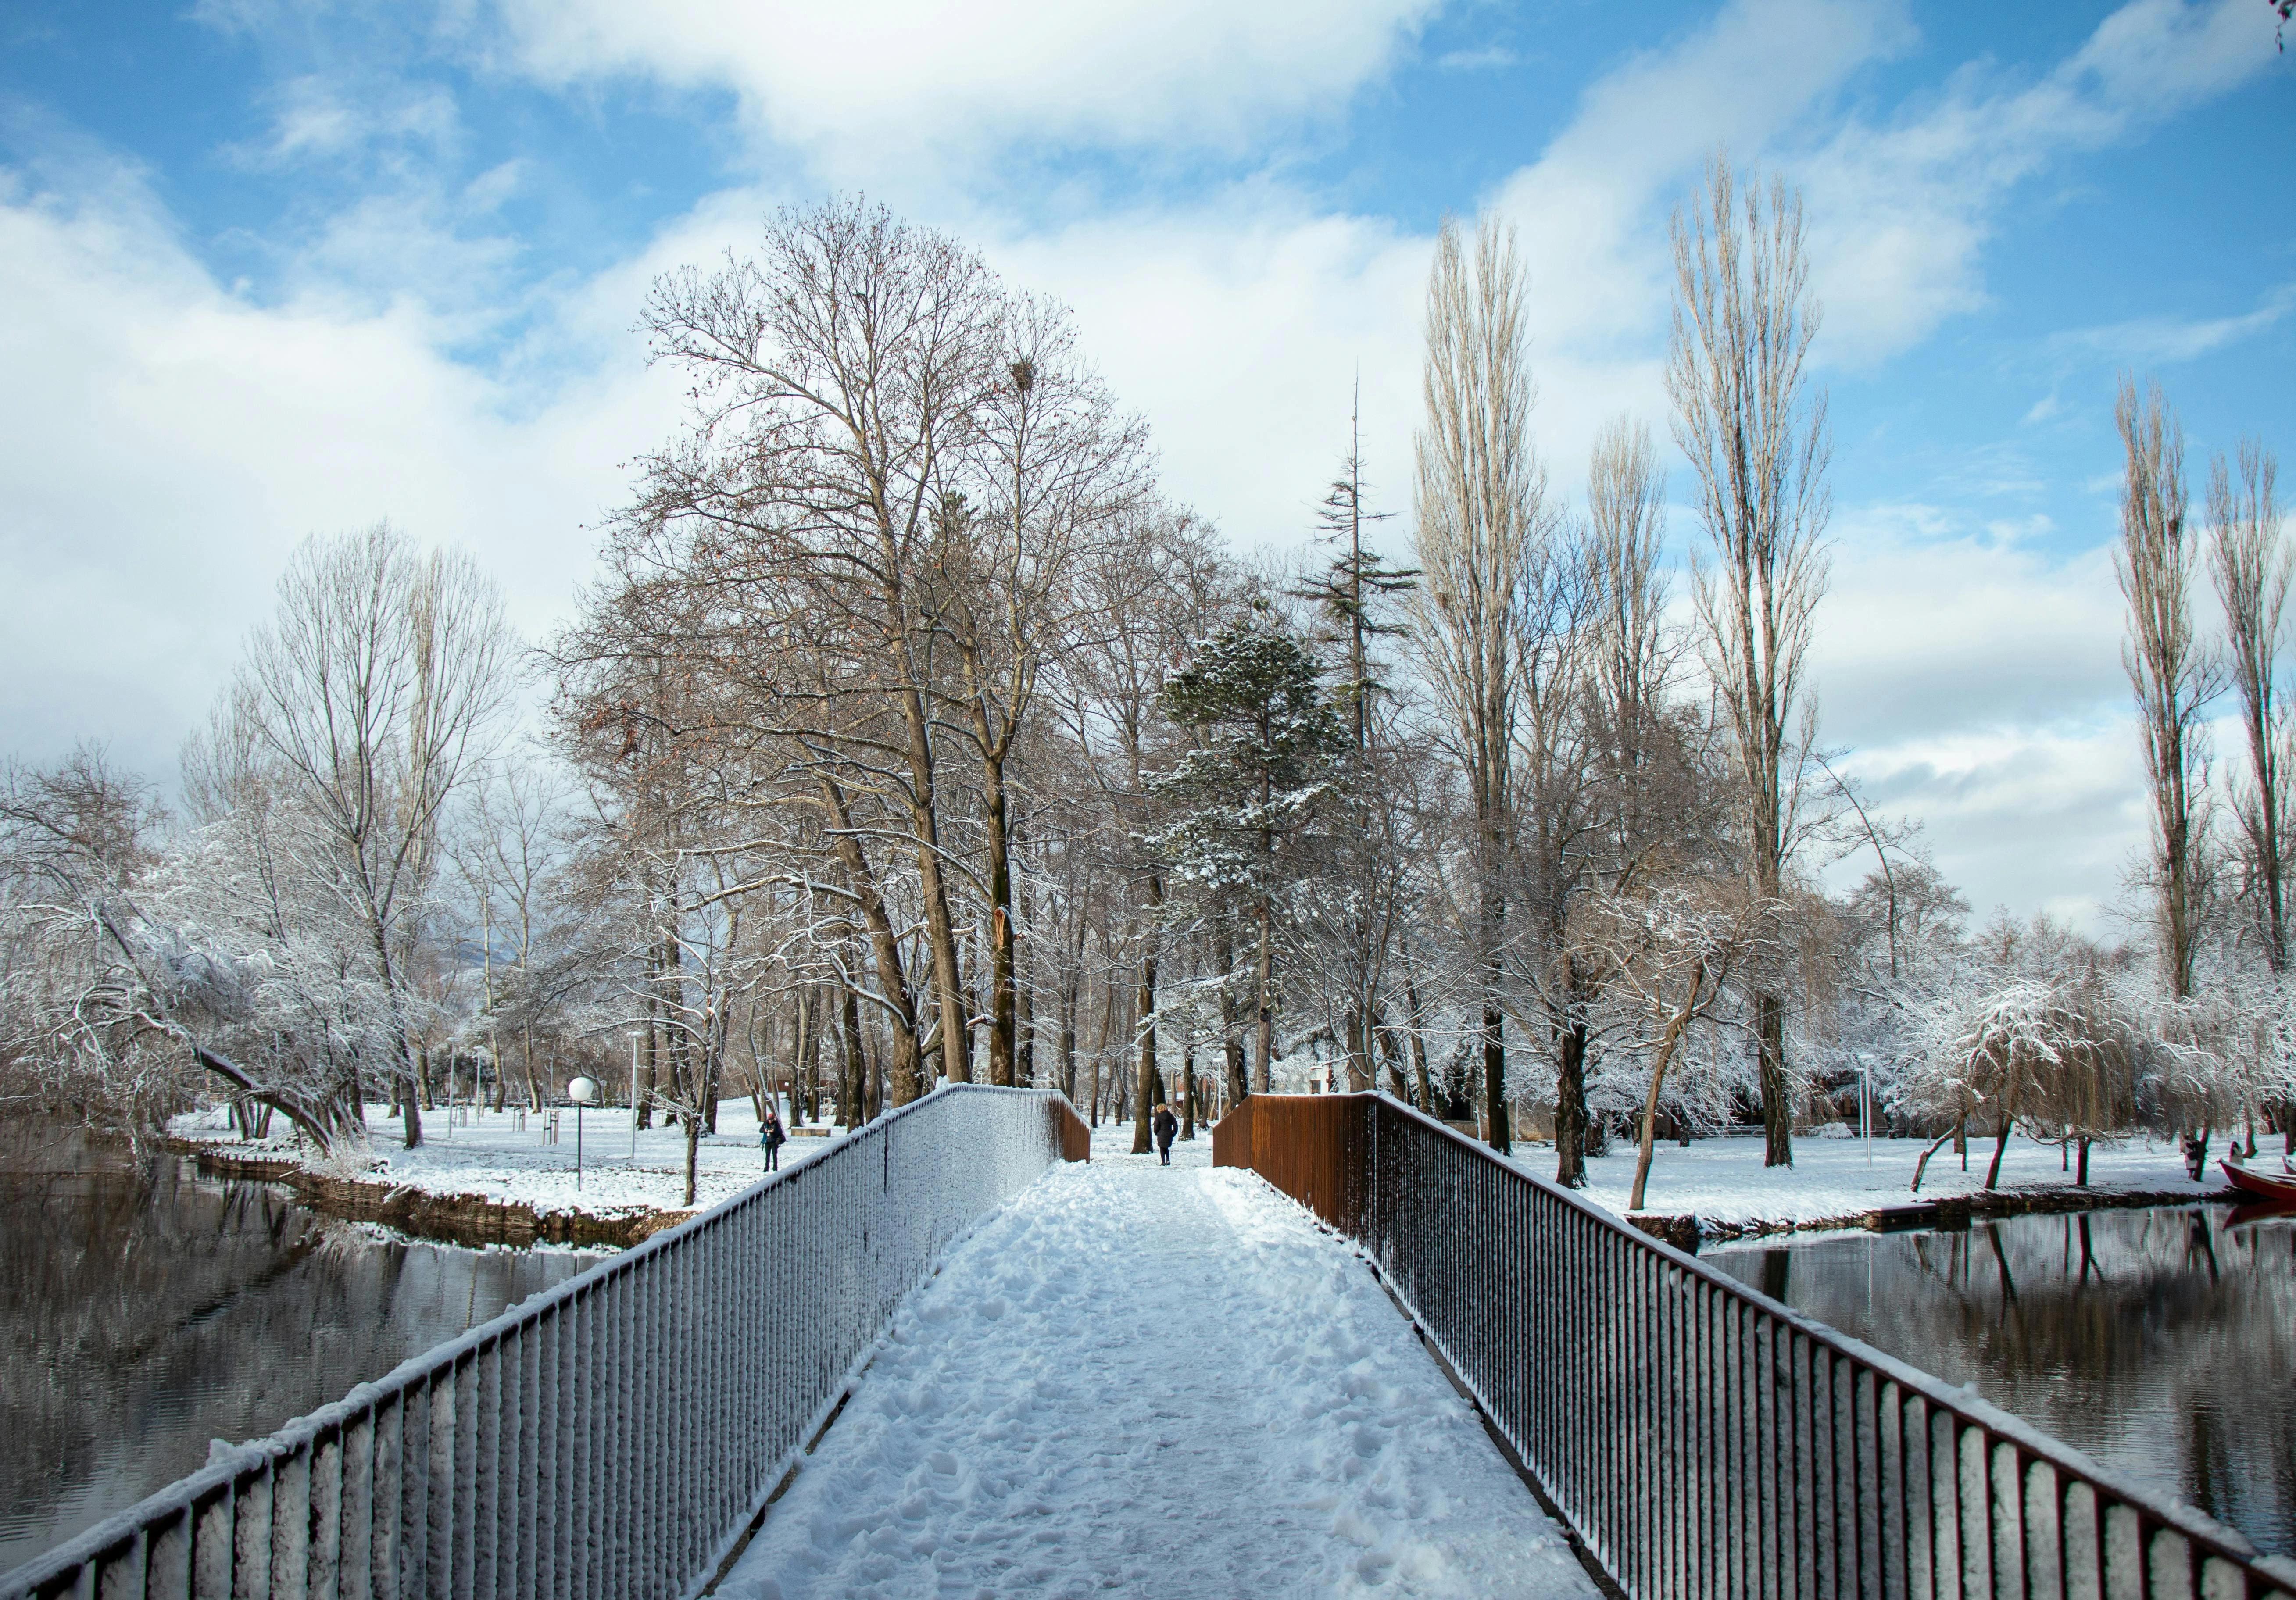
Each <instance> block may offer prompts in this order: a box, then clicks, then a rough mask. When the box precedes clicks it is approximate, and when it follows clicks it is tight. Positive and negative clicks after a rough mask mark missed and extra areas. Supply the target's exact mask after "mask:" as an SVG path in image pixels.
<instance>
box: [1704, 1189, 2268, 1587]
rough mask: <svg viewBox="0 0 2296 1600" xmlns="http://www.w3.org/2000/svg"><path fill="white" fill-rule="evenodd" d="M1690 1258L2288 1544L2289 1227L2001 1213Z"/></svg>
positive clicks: (2170, 1214) (2152, 1216)
mask: <svg viewBox="0 0 2296 1600" xmlns="http://www.w3.org/2000/svg"><path fill="white" fill-rule="evenodd" d="M1708 1259H1710V1260H1711V1261H1712V1262H1713V1263H1714V1265H1715V1266H1717V1267H1719V1268H1722V1269H1723V1270H1724V1271H1726V1272H1728V1273H1730V1274H1732V1275H1733V1276H1736V1277H1737V1278H1738V1279H1740V1280H1741V1281H1742V1282H1743V1283H1746V1284H1751V1285H1753V1286H1754V1287H1755V1288H1757V1289H1759V1290H1761V1291H1763V1292H1765V1293H1767V1294H1769V1295H1771V1296H1773V1297H1775V1299H1778V1300H1782V1301H1785V1303H1786V1304H1788V1305H1790V1306H1792V1307H1793V1308H1794V1309H1797V1310H1799V1311H1802V1312H1806V1313H1807V1314H1808V1315H1809V1316H1812V1317H1816V1318H1817V1319H1818V1320H1819V1321H1821V1322H1824V1323H1826V1324H1829V1325H1832V1326H1833V1327H1836V1328H1839V1329H1841V1331H1842V1332H1843V1333H1849V1334H1851V1335H1853V1336H1854V1337H1856V1338H1858V1339H1862V1340H1864V1341H1866V1342H1867V1343H1868V1344H1872V1345H1875V1346H1878V1347H1879V1348H1880V1349H1882V1350H1887V1351H1889V1352H1890V1354H1891V1355H1893V1356H1896V1357H1898V1358H1900V1359H1902V1360H1906V1361H1909V1362H1911V1363H1913V1364H1914V1365H1915V1366H1919V1367H1921V1368H1923V1370H1924V1371H1927V1372H1931V1373H1934V1374H1937V1375H1938V1376H1939V1377H1940V1378H1943V1379H1945V1380H1946V1381H1947V1382H1948V1383H1968V1384H1972V1385H1974V1386H1975V1388H1976V1390H1977V1391H1978V1392H1979V1393H1980V1394H1981V1395H1983V1396H1984V1397H1985V1398H1986V1399H1989V1400H1990V1401H1992V1402H1993V1403H1994V1404H1995V1405H1997V1406H1999V1407H2001V1408H2002V1409H2003V1410H2005V1411H2009V1412H2012V1413H2014V1414H2015V1415H2018V1416H2021V1417H2023V1418H2024V1419H2025V1420H2026V1421H2027V1422H2029V1423H2031V1424H2033V1425H2034V1426H2036V1427H2038V1428H2040V1429H2041V1430H2043V1431H2044V1432H2047V1433H2050V1434H2053V1435H2054V1436H2055V1437H2056V1438H2059V1439H2062V1440H2065V1441H2066V1442H2067V1443H2069V1444H2071V1445H2074V1446H2076V1447H2077V1448H2080V1449H2082V1450H2085V1451H2087V1453H2088V1454H2089V1455H2091V1456H2095V1458H2096V1459H2097V1460H2099V1461H2102V1462H2103V1463H2105V1464H2107V1465H2111V1466H2113V1467H2117V1468H2119V1469H2120V1471H2121V1472H2123V1473H2127V1474H2128V1476H2130V1477H2132V1478H2135V1479H2136V1480H2138V1481H2140V1482H2143V1483H2144V1484H2146V1485H2147V1486H2149V1487H2151V1488H2153V1489H2158V1490H2160V1491H2161V1492H2163V1493H2166V1494H2169V1495H2171V1496H2174V1497H2177V1498H2179V1499H2182V1500H2184V1501H2185V1502H2186V1503H2188V1504H2190V1505H2194V1506H2199V1507H2200V1508H2201V1509H2202V1510H2203V1511H2206V1512H2207V1513H2209V1514H2210V1515H2211V1516H2214V1517H2217V1518H2218V1519H2219V1520H2221V1521H2223V1522H2229V1523H2231V1524H2232V1525H2233V1526H2234V1527H2235V1528H2237V1529H2239V1530H2241V1531H2242V1532H2243V1533H2245V1534H2247V1535H2248V1537H2249V1538H2251V1539H2253V1540H2254V1541H2255V1542H2256V1543H2257V1544H2258V1545H2259V1547H2262V1548H2264V1549H2266V1550H2269V1551H2276V1552H2279V1553H2283V1554H2289V1553H2296V1217H2292V1216H2291V1215H2290V1214H2289V1213H2287V1212H2284V1211H2282V1212H2277V1213H2274V1212H2265V1213H2262V1214H2257V1213H2254V1212H2251V1211H2247V1210H2243V1211H2227V1210H2223V1209H2221V1208H2214V1207H2207V1206H2176V1207H2161V1208H2157V1209H2153V1210H2128V1211H2096V1212H2092V1213H2088V1214H2087V1215H2083V1216H2077V1217H2072V1216H2068V1217H2013V1218H2005V1219H2003V1220H2001V1221H1998V1222H1994V1223H1986V1222H1979V1223H1976V1224H1973V1225H1972V1227H1971V1228H1970V1229H1969V1231H1968V1232H1966V1233H1910V1234H1846V1235H1829V1236H1827V1237H1825V1238H1822V1239H1817V1240H1813V1241H1810V1242H1808V1243H1800V1244H1792V1245H1774V1246H1763V1245H1751V1246H1746V1247H1742V1248H1724V1249H1717V1250H1715V1251H1711V1252H1710V1255H1709V1257H1708Z"/></svg>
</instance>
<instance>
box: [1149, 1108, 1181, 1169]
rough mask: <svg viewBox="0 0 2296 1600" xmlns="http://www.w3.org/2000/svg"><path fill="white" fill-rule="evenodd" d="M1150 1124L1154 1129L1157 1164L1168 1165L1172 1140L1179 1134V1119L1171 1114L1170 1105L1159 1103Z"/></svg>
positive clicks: (1170, 1159) (1170, 1158) (1169, 1163)
mask: <svg viewBox="0 0 2296 1600" xmlns="http://www.w3.org/2000/svg"><path fill="white" fill-rule="evenodd" d="M1151 1126H1152V1127H1153V1128H1155V1130H1156V1154H1157V1156H1158V1158H1159V1161H1158V1165H1160V1166H1165V1167H1169V1166H1170V1165H1171V1164H1172V1140H1173V1139H1174V1138H1175V1137H1176V1136H1177V1135H1178V1134H1179V1131H1180V1120H1179V1118H1177V1117H1176V1116H1174V1115H1173V1114H1172V1108H1171V1107H1170V1106H1169V1105H1159V1106H1158V1107H1157V1108H1156V1120H1155V1121H1154V1122H1153V1123H1152V1124H1151Z"/></svg>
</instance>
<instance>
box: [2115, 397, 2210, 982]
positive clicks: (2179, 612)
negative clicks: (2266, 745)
mask: <svg viewBox="0 0 2296 1600" xmlns="http://www.w3.org/2000/svg"><path fill="white" fill-rule="evenodd" d="M2113 415H2114V417H2115V419H2116V420H2117V421H2118V422H2119V423H2120V439H2121V443H2122V445H2123V447H2125V449H2126V450H2127V452H2128V467H2127V476H2126V479H2125V480H2124V482H2123V484H2122V486H2121V492H2120V550H2119V551H2117V552H2116V553H2115V554H2114V558H2113V570H2114V572H2115V573H2116V575H2117V576H2118V577H2119V578H2120V593H2121V595H2122V597H2123V598H2125V599H2126V600H2127V601H2128V642H2127V643H2126V644H2124V645H2122V647H2121V652H2120V660H2121V665H2122V666H2123V667H2124V668H2126V669H2127V670H2128V684H2129V687H2130V688H2131V689H2133V690H2134V691H2135V692H2136V718H2137V731H2138V736H2139V737H2140V738H2141V739H2142V740H2143V741H2144V775H2145V777H2146V779H2147V781H2148V782H2149V783H2150V784H2151V785H2152V789H2153V828H2154V832H2153V862H2152V882H2153V894H2154V896H2155V901H2154V904H2155V910H2156V913H2157V915H2159V917H2160V922H2161V930H2160V931H2161V976H2162V978H2163V979H2164V980H2165V983H2166V987H2167V989H2168V990H2169V993H2170V994H2171V995H2174V996H2175V997H2177V998H2179V999H2183V998H2185V997H2189V996H2190V995H2191V994H2192V992H2193V956H2194V952H2195V950H2196V949H2197V948H2198V947H2199V943H2200V923H2201V915H2202V899H2203V897H2204V894H2205V890H2206V879H2207V865H2208V864H2207V834H2208V826H2209V816H2208V792H2207V788H2208V730H2207V725H2206V721H2205V708H2206V707H2207V705H2208V702H2209V701H2210V700H2211V699H2212V698H2214V696H2215V694H2216V692H2217V689H2218V686H2219V682H2220V679H2219V675H2218V663H2217V662H2216V661H2215V659H2214V658H2213V657H2212V655H2211V654H2210V652H2209V650H2208V649H2207V647H2206V646H2205V645H2204V644H2202V641H2201V638H2200V636H2199V634H2198V632H2197V631H2196V630H2195V629H2194V624H2193V564H2194V554H2195V551H2194V539H2193V537H2192V532H2191V530H2190V529H2189V528H2187V526H2186V524H2185V438H2184V431H2183V429H2182V428H2180V427H2179V426H2178V425H2177V420H2176V417H2175V416H2174V414H2171V413H2170V411H2169V403H2168V400H2167V398H2165V397H2164V396H2162V394H2161V388H2160V385H2158V384H2157V383H2156V384H2154V385H2153V387H2152V389H2151V390H2149V391H2148V392H2147V393H2146V394H2145V395H2144V397H2143V398H2139V397H2138V395H2137V392H2136V382H2134V381H2133V380H2131V379H2128V378H2123V379H2122V380H2121V383H2120V400H2119V403H2118V404H2117V405H2116V406H2114V408H2113Z"/></svg>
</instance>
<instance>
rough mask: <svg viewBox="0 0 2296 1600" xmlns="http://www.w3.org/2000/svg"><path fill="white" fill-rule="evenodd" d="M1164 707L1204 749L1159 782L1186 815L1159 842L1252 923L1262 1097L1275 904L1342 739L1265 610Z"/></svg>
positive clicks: (1186, 878) (1307, 672)
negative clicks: (1192, 733) (1191, 731)
mask: <svg viewBox="0 0 2296 1600" xmlns="http://www.w3.org/2000/svg"><path fill="white" fill-rule="evenodd" d="M1161 698H1162V702H1163V708H1164V714H1165V715H1166V716H1167V717H1169V718H1170V719H1171V720H1172V721H1173V723H1174V724H1176V725H1177V726H1181V727H1185V728H1191V729H1193V730H1195V731H1196V732H1197V734H1199V735H1200V737H1201V741H1202V742H1201V744H1199V745H1198V747H1197V748H1196V749H1194V750H1192V751H1189V752H1188V754H1187V756H1186V757H1185V759H1182V760H1181V761H1180V762H1179V764H1178V765H1177V766H1176V767H1174V768H1173V769H1172V771H1171V772H1170V773H1169V775H1166V776H1165V778H1164V779H1163V780H1162V781H1161V783H1160V784H1159V788H1160V791H1161V792H1163V793H1164V794H1166V795H1168V796H1169V797H1171V798H1172V799H1174V800H1177V801H1178V802H1179V804H1180V805H1181V807H1182V808H1183V810H1182V814H1181V816H1179V818H1178V820H1177V821H1176V822H1174V823H1173V824H1172V825H1170V826H1169V827H1168V828H1166V829H1165V830H1164V831H1163V832H1162V833H1160V835H1159V836H1158V838H1157V840H1156V841H1155V843H1156V846H1157V848H1158V849H1159V851H1160V853H1161V854H1162V855H1163V856H1164V857H1165V858H1166V859H1168V860H1169V861H1170V862H1171V864H1172V869H1173V873H1174V875H1175V876H1176V877H1177V878H1178V879H1180V880H1181V881H1182V882H1185V883H1188V884H1189V885H1191V886H1193V887H1194V888H1195V889H1197V890H1199V891H1200V892H1203V893H1206V894H1208V895H1210V896H1211V897H1212V898H1216V899H1218V900H1221V901H1225V902H1226V903H1228V904H1230V905H1233V906H1234V907H1237V908H1238V909H1242V910H1245V911H1248V912H1249V913H1250V915H1251V918H1252V922H1253V925H1254V928H1255V930H1256V932H1257V936H1258V950H1257V955H1256V958H1255V960H1254V963H1253V970H1252V1014H1253V1017H1254V1020H1255V1024H1256V1041H1257V1042H1256V1046H1255V1048H1256V1060H1255V1063H1254V1065H1253V1069H1252V1071H1253V1080H1254V1087H1256V1088H1257V1089H1258V1090H1259V1092H1260V1093H1262V1094H1265V1093H1266V1092H1267V1087H1268V1064H1269V1063H1270V1061H1271V1060H1272V1059H1273V1058H1274V1056H1275V997H1274V972H1275V923H1276V917H1277V908H1276V899H1277V896H1278V894H1279V892H1280V890H1281V888H1282V885H1283V882H1284V880H1285V879H1286V877H1287V876H1288V875H1289V871H1290V868H1291V866H1292V857H1294V856H1295V855H1297V854H1299V853H1300V852H1299V851H1298V849H1297V846H1298V845H1299V844H1300V842H1301V841H1302V840H1303V838H1304V836H1305V835H1306V834H1307V833H1308V831H1309V829H1310V827H1311V826H1312V825H1313V824H1314V822H1315V821H1316V818H1317V817H1318V816H1319V815H1320V814H1321V813H1322V811H1323V810H1324V806H1325V803H1326V801H1327V800H1329V799H1330V797H1331V796H1332V794H1333V791H1334V786H1335V780H1336V778H1337V776H1338V759H1339V758H1340V756H1341V752H1342V751H1345V750H1346V749H1347V745H1348V740H1347V734H1346V730H1345V728H1344V727H1343V726H1342V724H1341V718H1340V716H1339V713H1338V709H1337V707H1336V706H1334V704H1333V702H1332V700H1331V699H1330V697H1329V696H1327V695H1326V694H1325V693H1324V685H1323V682H1322V673H1321V670H1320V669H1319V667H1318V664H1317V662H1316V658H1315V656H1314V654H1313V653H1312V652H1310V651H1309V650H1308V647H1307V645H1306V644H1304V643H1303V642H1302V641H1301V640H1300V638H1299V637H1298V636H1296V635H1294V634H1293V633H1292V631H1291V630H1290V629H1288V628H1285V627H1283V624H1282V623H1281V622H1280V621H1278V620H1277V619H1275V618H1274V617H1273V616H1272V615H1271V614H1270V613H1269V612H1268V611H1266V610H1265V609H1264V608H1263V609H1260V610H1258V611H1255V612H1254V613H1253V614H1252V615H1251V616H1250V617H1248V618H1246V619H1243V620H1242V621H1240V622H1237V623H1235V624H1234V625H1233V626H1231V627H1229V628H1226V630H1224V631H1223V632H1221V633H1220V634H1218V636H1214V637H1212V638H1209V639H1205V640H1203V641H1201V643H1200V644H1198V645H1197V646H1196V650H1195V659H1194V660H1193V661H1192V662H1191V663H1190V664H1189V665H1188V666H1187V667H1186V668H1185V669H1182V670H1181V671H1179V672H1177V673H1174V674H1173V675H1172V676H1171V677H1169V678H1168V679H1166V681H1165V684H1164V690H1163V694H1162V697H1161Z"/></svg>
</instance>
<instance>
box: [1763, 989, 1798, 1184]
mask: <svg viewBox="0 0 2296 1600" xmlns="http://www.w3.org/2000/svg"><path fill="white" fill-rule="evenodd" d="M1754 1015H1755V1033H1756V1038H1757V1042H1758V1044H1759V1047H1760V1050H1761V1055H1762V1165H1763V1166H1765V1167H1791V1166H1792V1165H1793V1099H1792V1095H1791V1094H1790V1093H1789V1091H1788V1087H1787V1083H1786V1007H1785V1002H1784V1001H1783V1000H1781V999H1779V998H1778V997H1776V996H1775V995H1758V996H1756V997H1755V998H1754Z"/></svg>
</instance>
